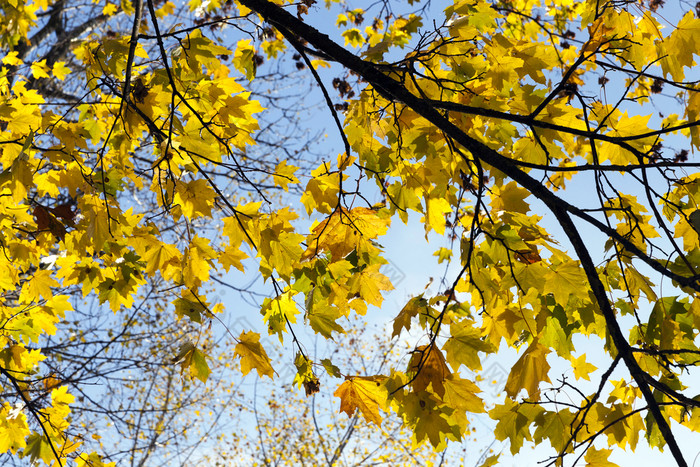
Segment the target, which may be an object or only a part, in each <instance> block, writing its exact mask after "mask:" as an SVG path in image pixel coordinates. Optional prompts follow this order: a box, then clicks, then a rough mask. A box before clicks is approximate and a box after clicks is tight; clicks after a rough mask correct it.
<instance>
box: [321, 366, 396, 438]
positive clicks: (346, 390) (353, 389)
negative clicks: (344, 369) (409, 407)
mask: <svg viewBox="0 0 700 467" xmlns="http://www.w3.org/2000/svg"><path fill="white" fill-rule="evenodd" d="M333 395H334V396H335V397H339V398H340V411H341V412H345V413H346V414H348V417H352V416H353V414H354V413H355V410H357V409H360V412H361V413H362V416H364V417H365V420H367V421H368V422H373V423H376V424H377V426H381V424H382V417H381V416H380V415H379V408H380V407H383V406H384V404H385V403H386V398H387V394H386V388H384V386H383V385H382V383H381V378H377V377H371V378H370V377H362V376H355V377H352V378H348V379H347V380H346V381H345V382H344V383H343V384H341V385H340V386H339V387H338V389H336V390H335V392H334V393H333Z"/></svg>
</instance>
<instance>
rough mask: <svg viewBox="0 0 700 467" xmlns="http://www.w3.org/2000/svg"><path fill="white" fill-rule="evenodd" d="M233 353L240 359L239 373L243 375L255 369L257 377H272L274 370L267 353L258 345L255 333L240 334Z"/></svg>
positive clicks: (258, 339)
mask: <svg viewBox="0 0 700 467" xmlns="http://www.w3.org/2000/svg"><path fill="white" fill-rule="evenodd" d="M235 353H236V355H237V356H239V357H241V372H242V373H243V374H244V375H247V374H248V373H250V371H251V370H253V369H255V370H257V371H258V375H259V376H269V377H270V378H272V377H273V375H274V373H275V370H273V369H272V365H270V359H269V358H268V356H267V352H265V349H264V348H263V346H262V345H261V344H260V334H258V333H257V332H253V331H249V332H242V333H241V335H240V336H239V337H238V344H236V349H235Z"/></svg>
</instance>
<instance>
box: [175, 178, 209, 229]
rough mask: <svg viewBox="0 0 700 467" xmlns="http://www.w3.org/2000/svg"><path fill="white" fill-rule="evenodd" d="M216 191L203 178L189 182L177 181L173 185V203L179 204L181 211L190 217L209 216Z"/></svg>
mask: <svg viewBox="0 0 700 467" xmlns="http://www.w3.org/2000/svg"><path fill="white" fill-rule="evenodd" d="M214 198H216V193H215V192H214V190H212V188H211V187H210V186H209V182H207V181H206V180H203V179H198V180H192V181H191V182H182V181H178V182H177V183H176V185H175V197H174V198H173V203H174V204H179V205H180V208H181V209H182V213H183V214H184V215H185V216H187V217H189V218H190V219H192V218H194V217H200V216H206V217H211V207H212V206H213V204H214Z"/></svg>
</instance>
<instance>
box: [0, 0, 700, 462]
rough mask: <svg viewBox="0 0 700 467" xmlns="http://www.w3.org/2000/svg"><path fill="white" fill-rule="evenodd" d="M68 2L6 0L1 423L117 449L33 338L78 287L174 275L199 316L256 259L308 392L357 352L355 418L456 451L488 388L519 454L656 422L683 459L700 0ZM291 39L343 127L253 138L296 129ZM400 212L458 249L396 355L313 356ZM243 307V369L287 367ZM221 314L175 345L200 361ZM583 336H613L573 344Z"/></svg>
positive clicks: (347, 409) (414, 312) (690, 368)
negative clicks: (265, 149)
mask: <svg viewBox="0 0 700 467" xmlns="http://www.w3.org/2000/svg"><path fill="white" fill-rule="evenodd" d="M70 3H71V2H67V1H65V2H64V1H62V0H59V1H56V2H53V1H51V0H45V1H40V2H23V1H21V0H19V1H17V0H16V1H1V0H0V10H2V14H3V20H2V24H1V25H0V53H1V55H2V57H1V58H0V61H1V63H2V67H1V68H0V130H2V131H1V133H0V166H1V168H2V172H1V173H0V249H1V250H2V254H1V255H0V293H1V294H2V301H1V303H0V314H1V315H2V326H1V327H0V347H1V348H2V350H1V351H0V377H1V378H2V388H3V394H2V400H0V404H1V409H0V410H2V416H0V445H1V446H2V449H3V450H4V451H9V452H10V453H11V454H13V455H17V456H20V457H28V458H30V459H32V460H37V459H41V460H43V461H44V462H46V463H47V464H50V463H52V462H53V463H57V464H60V465H63V464H64V463H65V462H67V461H68V460H69V459H70V460H71V461H74V462H76V463H77V464H78V465H102V463H103V461H102V460H100V453H91V452H84V450H83V449H82V446H81V445H82V444H83V439H84V438H87V437H89V436H90V435H92V433H87V432H81V431H80V428H79V427H77V428H76V427H71V416H70V415H71V408H70V407H71V404H73V403H74V395H72V392H73V390H72V389H71V386H74V385H77V384H79V381H64V380H60V379H57V378H55V377H54V376H52V375H50V374H47V373H46V371H44V368H45V366H46V365H47V364H42V360H44V359H46V358H47V352H42V349H41V346H42V343H44V342H46V341H47V339H48V338H49V336H52V335H53V334H54V333H55V332H56V331H57V326H59V325H60V324H61V323H62V322H63V320H65V319H67V317H70V316H71V314H72V313H74V311H73V309H74V308H75V306H74V304H75V303H77V302H78V301H79V300H81V299H95V300H97V301H99V303H100V304H102V305H103V307H104V309H105V310H106V309H111V311H112V312H114V313H120V312H121V311H122V310H130V309H134V307H137V306H138V303H140V300H141V299H142V298H143V296H144V294H146V293H147V292H146V290H148V288H149V287H151V286H152V284H153V283H154V282H155V281H158V282H159V283H160V282H161V281H162V284H163V285H161V288H160V289H159V290H163V291H164V290H167V291H168V293H167V294H165V293H164V294H163V295H162V297H163V298H164V299H166V303H165V304H163V303H161V304H160V307H161V308H160V309H159V310H158V311H160V310H161V309H162V310H163V311H164V312H168V313H171V312H172V313H174V314H175V316H177V317H178V318H179V319H181V320H183V321H184V322H187V323H190V324H199V323H201V324H202V326H203V329H206V326H208V325H209V323H216V322H217V319H218V317H219V316H222V315H224V314H225V313H232V311H231V310H224V309H223V308H224V307H223V305H221V304H220V303H215V301H214V300H211V299H210V298H209V297H208V294H209V292H210V289H211V281H212V280H213V278H215V277H218V276H217V273H218V272H220V271H225V272H229V271H241V272H244V273H246V274H251V275H255V274H259V275H261V276H262V278H263V279H264V281H265V285H266V287H267V288H268V289H267V290H268V294H267V297H266V298H265V299H264V300H262V301H261V303H260V311H261V318H262V323H263V324H262V325H261V327H260V329H263V330H266V331H267V332H269V334H270V335H273V336H276V337H277V338H279V339H280V340H282V341H286V342H291V344H292V345H293V346H294V347H295V348H296V352H295V353H296V356H295V358H294V365H295V367H296V369H297V374H296V376H295V377H294V378H293V383H294V384H295V385H296V386H298V387H299V388H303V389H304V390H305V391H306V394H308V395H311V394H314V393H316V392H317V391H319V390H324V391H325V390H328V388H325V387H320V380H319V377H318V375H319V374H320V373H322V372H329V373H337V374H338V375H341V376H343V377H344V378H345V381H344V382H342V383H340V384H339V385H338V387H335V388H332V392H333V394H334V395H335V396H337V397H338V398H339V402H340V403H339V410H340V411H341V412H344V413H346V414H348V415H349V416H351V417H356V416H361V417H363V418H364V420H365V421H366V422H368V423H372V424H375V425H377V426H378V427H380V426H381V425H382V422H383V420H384V418H385V416H386V413H387V412H393V413H394V414H395V415H398V417H400V418H401V419H402V420H403V423H404V426H405V428H407V429H408V430H409V431H410V432H411V436H412V440H413V443H415V444H416V445H417V444H420V443H424V442H425V443H430V444H431V445H432V446H433V447H434V448H436V449H438V450H441V449H444V448H445V446H446V445H447V443H449V442H451V441H458V440H460V439H462V438H463V436H464V435H465V434H466V433H468V431H469V419H470V414H476V413H483V412H485V411H486V412H488V414H489V416H490V417H491V418H493V419H494V420H495V421H496V422H497V425H496V430H495V434H496V436H497V438H498V439H500V440H508V441H509V445H510V450H511V452H512V453H513V454H516V453H518V452H519V451H520V450H521V448H523V446H525V445H526V443H534V444H538V445H540V444H545V445H550V446H551V448H552V455H551V457H550V458H548V459H546V460H547V461H548V462H549V463H550V464H551V465H563V464H564V463H573V462H574V461H576V460H577V459H584V460H585V461H586V462H588V463H589V464H590V465H606V462H607V458H608V455H609V454H610V453H611V452H612V451H613V450H615V449H622V448H630V449H635V448H636V447H637V446H638V444H640V443H646V444H648V445H650V446H652V447H658V448H662V449H667V450H669V451H670V453H671V455H672V456H673V458H674V459H675V461H676V462H677V464H678V465H681V466H684V465H687V460H686V459H684V452H683V450H682V449H681V447H680V446H679V443H678V441H677V440H676V437H675V435H674V430H675V429H676V428H677V427H678V425H683V426H685V427H687V428H689V429H690V430H693V431H696V430H698V429H699V428H698V427H700V424H698V417H699V416H700V402H698V401H697V400H696V399H697V397H695V396H694V392H693V391H692V389H689V388H688V384H689V381H691V379H692V378H693V376H694V375H695V373H696V366H697V365H698V355H700V348H698V345H697V337H698V336H697V334H698V329H700V295H699V293H700V281H699V280H698V279H699V277H700V275H699V274H698V267H699V265H700V240H699V235H698V232H700V222H699V221H698V218H699V217H700V214H699V213H700V206H699V205H698V202H699V201H698V196H699V195H698V190H699V189H700V182H699V181H700V178H698V176H697V174H696V173H695V172H694V169H695V168H696V167H697V165H698V164H697V163H695V162H693V160H692V159H693V152H694V151H695V150H697V149H700V131H699V129H698V128H699V126H700V121H699V120H698V117H699V115H700V93H699V92H698V90H697V82H698V81H697V68H696V66H695V65H696V64H695V56H696V55H700V49H699V48H698V47H700V46H698V45H697V44H700V18H698V13H697V12H696V11H695V10H693V9H691V10H689V11H688V9H687V8H686V5H685V4H684V3H681V4H677V5H676V4H674V5H670V4H669V5H664V4H663V2H661V1H656V0H655V1H651V2H647V1H642V2H636V1H624V0H622V1H617V0H608V1H583V2H573V1H567V0H528V1H525V0H503V1H487V0H456V1H454V2H451V3H450V2H447V3H444V4H440V5H437V4H433V3H426V4H425V5H421V4H420V2H418V1H417V0H408V1H406V2H403V1H399V0H396V1H391V0H386V1H385V2H377V3H376V4H373V5H372V7H371V8H369V7H368V6H367V5H355V4H351V2H343V3H340V2H335V1H332V0H327V1H326V2H325V5H321V4H316V2H314V1H313V0H308V1H304V2H302V3H298V4H292V3H291V2H287V1H284V0H278V1H274V2H270V1H268V0H236V1H227V2H220V1H207V2H201V1H199V0H192V1H190V2H189V3H188V4H187V5H186V6H183V5H179V4H176V3H174V2H170V1H157V0H131V1H129V0H125V1H123V2H121V3H120V4H115V3H110V2H94V3H92V4H87V3H86V4H76V5H75V6H71V8H68V5H69V4H70ZM358 3H361V2H358ZM363 8H369V9H367V10H364V9H363ZM329 12H331V13H333V14H337V21H336V24H335V25H331V26H330V27H329V24H328V17H329V16H328V15H329ZM224 26H226V28H224ZM327 34H330V35H327ZM49 37H51V38H55V40H48V39H47V38H49ZM696 52H698V53H696ZM290 58H291V61H290ZM285 66H286V67H288V68H292V67H293V68H296V69H297V70H298V71H300V72H302V71H303V72H304V73H305V74H306V75H307V76H309V77H310V78H311V79H313V80H314V81H316V83H317V85H318V87H319V88H320V91H321V94H322V96H323V99H324V103H325V104H326V108H324V109H321V110H317V111H316V113H315V114H314V115H313V117H312V118H317V119H318V120H319V121H322V122H326V121H327V122H329V126H328V127H327V128H326V130H327V131H329V132H330V131H335V132H336V133H337V134H338V135H339V136H340V140H341V143H340V144H339V145H338V148H337V149H336V150H335V151H334V153H333V154H323V155H321V156H320V157H315V158H312V157H296V156H297V155H298V152H294V151H291V150H290V149H289V148H290V147H291V146H288V147H287V146H286V144H277V145H270V147H271V148H274V151H277V153H276V155H275V156H274V157H272V158H268V159H264V158H258V157H257V156H256V155H255V146H256V145H258V144H260V143H262V142H263V141H266V140H265V138H264V137H262V136H261V135H265V134H266V133H265V132H283V133H284V132H285V131H288V130H289V129H290V128H291V129H292V130H293V129H294V127H293V126H291V127H290V126H288V125H287V123H286V121H287V118H286V116H285V114H284V112H283V111H281V110H280V109H279V108H276V107H275V105H276V104H275V103H276V102H278V101H276V100H275V99H274V98H272V97H265V95H266V94H265V92H272V91H273V90H275V89H277V88H282V87H284V86H291V87H292V88H293V87H294V86H297V85H298V83H299V82H298V81H297V80H295V79H289V80H287V79H285V75H284V74H276V73H277V72H276V71H275V72H271V73H269V74H267V75H265V74H264V73H263V70H264V67H269V68H268V69H269V70H284V69H285V68H284V67H285ZM275 67H277V68H275ZM328 73H333V74H334V75H332V76H331V75H328ZM329 76H331V77H330V78H329ZM264 79H267V80H268V81H267V85H266V86H263V87H262V88H255V83H256V82H260V80H264ZM298 97H299V102H300V105H301V103H303V101H304V95H303V93H302V91H300V95H299V96H298ZM261 102H264V103H265V106H264V105H263V104H261ZM268 115H276V116H278V117H279V118H276V121H274V122H273V121H271V120H265V118H267V117H266V116H268ZM263 121H264V122H266V123H265V124H264V125H261V124H260V122H263ZM270 129H272V130H270ZM304 137H306V136H305V135H295V134H293V132H292V133H290V135H289V138H290V139H295V138H304ZM289 144H290V145H292V144H295V143H294V142H292V141H290V142H289ZM271 151H272V149H271ZM273 159H275V160H274V162H273ZM232 186H234V187H235V188H236V189H235V190H234V189H232V188H231V187H232ZM270 193H274V195H270ZM413 218H419V219H421V222H422V224H423V226H424V232H425V240H426V241H428V240H430V247H432V248H433V249H434V250H435V255H436V257H437V258H436V261H439V262H444V263H447V264H448V266H449V267H448V268H447V271H448V272H447V273H446V275H445V277H444V278H443V280H442V282H441V284H440V286H441V291H440V292H439V293H436V294H428V293H427V292H424V293H423V294H422V295H421V290H416V291H415V297H414V298H412V299H411V300H409V301H408V303H407V304H406V306H405V307H404V308H403V310H401V312H400V313H399V314H398V316H396V319H395V321H394V325H393V333H392V336H393V337H396V336H406V335H408V336H411V338H412V339H414V340H415V347H414V349H413V351H412V352H411V355H410V357H409V358H407V359H406V360H405V361H403V362H402V365H394V367H392V368H387V369H385V370H386V371H382V374H365V373H362V372H354V371H352V370H349V368H351V367H347V368H342V367H340V366H336V365H335V364H334V363H333V362H330V361H329V362H319V361H313V359H312V357H311V355H309V354H308V352H307V351H306V350H305V345H304V343H303V342H301V341H300V340H299V339H298V338H297V334H296V333H295V329H298V328H299V327H301V326H309V327H310V328H311V329H312V330H313V331H314V332H315V333H317V334H318V335H319V336H321V337H323V338H326V339H328V340H329V342H330V344H329V345H333V341H332V339H333V338H334V337H337V336H338V335H339V334H342V333H344V332H345V329H344V326H345V325H346V322H347V320H346V318H347V317H350V316H351V315H355V314H360V315H364V314H372V313H376V312H377V311H376V308H377V307H381V306H382V303H383V293H385V292H386V291H389V290H391V289H392V288H393V285H392V284H391V281H390V280H389V279H388V278H387V277H386V276H385V275H384V274H383V273H382V271H381V268H382V266H383V265H384V264H386V261H387V260H386V259H385V258H384V257H383V248H382V246H381V242H382V238H383V237H384V236H385V235H386V234H387V232H388V231H389V229H390V228H402V224H405V223H408V222H409V219H413ZM416 241H417V242H419V241H421V240H420V239H417V240H416ZM408 253H410V252H408ZM427 281H428V278H426V282H427ZM232 331H233V332H235V334H234V335H232V337H233V339H234V340H235V344H233V345H232V346H231V349H230V350H229V355H231V356H232V358H234V359H235V360H236V361H237V362H238V365H239V367H240V371H241V372H242V373H243V374H248V373H253V372H254V373H256V374H257V375H259V376H261V377H269V378H276V377H277V376H278V372H277V371H276V370H275V367H276V362H274V361H271V359H270V357H269V355H268V353H267V351H266V350H265V348H264V347H263V345H262V344H261V336H260V333H259V332H258V331H259V330H257V331H256V330H253V329H234V330H226V332H232ZM406 331H410V332H411V333H410V334H404V333H406ZM203 332H204V333H205V334H206V332H205V331H203ZM205 334H202V335H203V336H204V335H205ZM593 337H598V338H599V339H594V338H593ZM206 341H207V339H206V338H202V339H191V340H187V341H185V342H183V343H182V345H181V346H180V347H179V349H172V352H171V353H172V354H171V355H167V356H164V357H163V360H164V361H168V360H169V361H170V362H171V363H170V364H171V365H179V366H180V368H181V369H182V370H183V373H184V374H185V377H189V378H192V379H193V380H195V379H196V380H199V381H201V382H205V381H207V379H208V377H209V375H210V371H211V369H210V360H209V359H210V358H211V357H210V355H208V349H207V348H206V347H205V345H204V343H205V342H206ZM591 345H598V346H599V347H600V348H599V349H597V351H598V352H599V353H600V354H601V355H603V354H604V355H603V356H601V357H600V358H599V359H598V358H596V359H593V358H590V359H587V358H586V356H585V354H586V353H587V352H588V351H589V350H590V346H591ZM506 348H513V349H516V350H517V351H518V352H519V353H518V359H517V361H516V363H515V364H514V365H513V366H512V369H511V370H510V374H509V376H508V379H507V382H506V386H505V395H504V397H503V399H502V400H501V401H500V402H499V403H498V404H497V405H495V406H487V405H485V404H484V403H483V402H482V400H481V398H480V397H479V392H480V389H479V385H478V384H477V383H478V377H477V378H476V381H473V380H472V379H469V378H467V377H466V376H465V375H466V374H467V371H473V372H477V375H478V372H479V371H480V370H481V362H482V359H483V358H484V357H485V356H487V355H489V354H494V353H497V352H499V350H502V349H506ZM42 365H44V366H42ZM49 366H50V365H49ZM555 368H556V369H555ZM561 368H565V369H563V370H562V369H561ZM221 371H223V370H221ZM357 373H362V374H357ZM572 374H573V379H572V377H571V375H572ZM563 401H566V402H563ZM594 444H595V445H594ZM607 448H610V449H607ZM686 455H687V454H686ZM489 462H495V459H491V460H490V461H489Z"/></svg>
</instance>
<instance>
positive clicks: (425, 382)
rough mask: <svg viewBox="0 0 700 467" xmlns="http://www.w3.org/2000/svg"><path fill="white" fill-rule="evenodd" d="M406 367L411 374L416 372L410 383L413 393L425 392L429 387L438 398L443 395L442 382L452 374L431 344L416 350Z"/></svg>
mask: <svg viewBox="0 0 700 467" xmlns="http://www.w3.org/2000/svg"><path fill="white" fill-rule="evenodd" d="M408 367H409V371H410V372H412V373H413V374H416V372H417V374H416V376H415V378H414V380H413V383H412V385H413V390H414V391H416V392H419V391H425V390H427V389H428V386H431V387H432V388H433V391H434V392H435V394H437V395H438V396H440V397H442V396H444V395H445V386H444V384H443V382H444V381H445V379H446V378H447V377H448V376H449V375H450V374H451V373H452V372H451V371H450V369H449V368H448V367H447V363H446V362H445V357H444V356H443V355H442V351H441V350H440V349H439V348H438V346H437V345H435V344H434V343H433V344H430V345H422V346H420V347H418V348H416V350H414V351H413V356H411V361H410V362H409V365H408Z"/></svg>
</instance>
